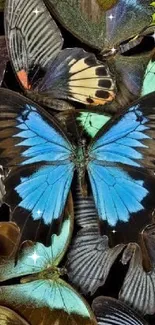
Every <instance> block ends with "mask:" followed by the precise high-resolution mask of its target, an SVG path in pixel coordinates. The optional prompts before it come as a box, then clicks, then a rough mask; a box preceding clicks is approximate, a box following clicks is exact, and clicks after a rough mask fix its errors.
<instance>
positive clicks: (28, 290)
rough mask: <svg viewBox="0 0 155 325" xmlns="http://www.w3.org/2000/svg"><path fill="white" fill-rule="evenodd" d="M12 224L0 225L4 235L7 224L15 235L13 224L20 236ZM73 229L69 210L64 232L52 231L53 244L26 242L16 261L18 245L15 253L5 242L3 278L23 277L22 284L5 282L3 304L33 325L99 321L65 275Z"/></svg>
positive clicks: (0, 297)
mask: <svg viewBox="0 0 155 325" xmlns="http://www.w3.org/2000/svg"><path fill="white" fill-rule="evenodd" d="M12 225H13V224H12V223H11V224H9V223H8V224H7V225H6V224H5V225H4V224H2V225H0V235H1V233H3V227H4V226H5V228H7V229H8V231H9V228H10V237H11V236H12V237H13V235H12V232H11V231H12V227H14V233H16V237H18V236H19V229H18V227H17V226H15V224H14V226H12ZM72 229H73V222H72V217H71V215H70V214H69V213H67V214H66V218H65V220H64V222H63V224H62V229H61V232H60V234H59V235H52V237H51V245H50V246H49V247H48V248H47V247H45V246H44V245H43V244H41V243H32V242H30V241H29V242H25V243H24V244H23V246H22V249H21V251H20V254H19V255H18V261H17V264H16V265H15V260H14V255H15V250H14V248H15V246H16V245H13V247H12V254H11V255H10V254H9V255H8V254H6V251H5V250H4V246H2V245H1V247H2V249H3V251H2V249H1V262H0V281H1V282H3V281H5V280H8V279H13V278H14V279H15V278H17V277H20V284H15V285H4V286H3V283H2V284H1V287H0V304H2V305H3V306H7V307H9V308H13V310H14V311H15V312H17V313H19V314H20V315H21V316H22V317H24V319H25V320H26V321H28V322H29V323H30V324H31V325H49V324H52V325H54V324H59V325H75V324H77V325H78V324H79V325H81V324H83V325H97V323H96V320H95V317H94V315H93V313H92V311H91V309H90V307H89V306H88V304H87V303H86V302H85V301H84V300H83V298H82V297H81V296H80V295H79V294H78V293H77V292H76V291H75V290H74V289H73V288H72V287H71V286H70V285H68V284H67V283H66V282H65V281H64V280H62V279H61V276H62V275H64V274H65V273H66V270H65V269H64V268H61V267H59V266H58V265H59V263H60V262H61V260H62V258H63V256H64V254H65V252H66V249H67V247H68V245H69V242H70V238H71V233H72ZM0 238H1V237H0ZM16 240H17V238H16ZM8 241H9V240H8ZM10 241H11V240H10ZM14 241H15V236H14ZM2 243H3V241H2V242H1V244H2ZM14 244H15V243H14ZM6 246H7V245H6ZM2 255H3V256H2Z"/></svg>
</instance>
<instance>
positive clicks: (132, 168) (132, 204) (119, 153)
mask: <svg viewBox="0 0 155 325" xmlns="http://www.w3.org/2000/svg"><path fill="white" fill-rule="evenodd" d="M154 102H155V93H152V94H150V95H149V96H146V97H143V98H142V99H141V100H139V101H137V102H136V103H135V104H133V106H131V107H129V108H128V109H127V110H125V112H124V113H123V114H122V115H120V117H119V118H118V119H117V118H114V121H113V122H112V123H111V122H110V123H109V124H107V127H105V128H104V130H103V131H102V132H101V133H100V135H98V136H96V138H94V141H93V143H92V144H91V145H90V147H89V160H90V161H89V163H88V166H87V170H88V174H89V179H90V183H91V187H92V191H93V196H94V200H95V205H96V208H97V211H98V215H99V218H100V221H101V223H102V222H103V224H104V225H107V226H110V227H111V228H112V227H115V226H116V224H119V223H121V222H124V223H127V222H128V220H129V219H130V218H135V220H137V219H138V218H143V216H144V215H145V214H147V215H149V216H150V221H151V218H152V211H153V210H154V208H155V204H154V194H153V193H154V189H155V177H154V158H155V152H154V138H155V128H154V120H155V114H154V113H155V106H154ZM136 218H137V219H136Z"/></svg>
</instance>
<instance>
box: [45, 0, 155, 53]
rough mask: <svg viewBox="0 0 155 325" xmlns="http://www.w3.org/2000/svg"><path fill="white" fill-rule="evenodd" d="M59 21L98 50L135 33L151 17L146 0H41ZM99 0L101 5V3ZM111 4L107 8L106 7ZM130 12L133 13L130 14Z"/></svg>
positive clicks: (148, 0)
mask: <svg viewBox="0 0 155 325" xmlns="http://www.w3.org/2000/svg"><path fill="white" fill-rule="evenodd" d="M45 3H46V4H47V5H48V7H49V8H50V9H51V10H52V12H54V13H55V14H56V16H57V18H58V19H59V20H60V22H61V23H62V24H63V25H64V26H65V27H66V28H67V29H68V30H69V31H70V32H71V33H73V34H74V35H75V36H76V37H78V38H79V39H80V40H81V41H83V42H84V43H86V44H88V45H90V46H92V47H94V48H97V49H100V50H102V49H103V48H105V47H106V44H109V45H110V47H111V48H112V47H113V46H114V45H116V44H119V43H120V42H122V41H123V40H125V39H128V38H129V37H132V36H134V35H135V34H138V33H139V32H140V31H141V30H142V29H143V28H145V27H146V26H148V25H149V24H150V22H151V20H152V13H153V8H152V7H151V6H150V0H146V1H145V0H135V1H131V0H130V1H128V0H125V1H124V0H118V1H107V3H106V2H105V1H101V3H100V1H98V0H91V1H89V3H88V1H87V0H78V1H77V0H72V1H69V0H60V1H56V0H45ZM102 3H103V5H102ZM108 7H111V8H108ZM133 12H134V14H133Z"/></svg>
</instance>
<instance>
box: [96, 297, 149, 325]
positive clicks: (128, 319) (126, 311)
mask: <svg viewBox="0 0 155 325" xmlns="http://www.w3.org/2000/svg"><path fill="white" fill-rule="evenodd" d="M92 308H93V311H94V313H95V315H96V318H97V321H98V324H99V325H104V324H109V325H114V324H117V325H118V324H119V325H123V324H126V325H148V323H147V322H146V321H145V320H144V319H142V318H141V317H140V315H138V314H137V313H136V312H135V311H133V310H132V309H131V308H129V307H128V306H127V305H126V304H124V303H122V302H120V301H119V300H116V299H113V298H109V297H102V296H100V297H97V298H96V299H94V301H93V304H92Z"/></svg>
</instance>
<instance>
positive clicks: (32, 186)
mask: <svg viewBox="0 0 155 325" xmlns="http://www.w3.org/2000/svg"><path fill="white" fill-rule="evenodd" d="M149 5H150V2H149V1H145V2H144V1H140V0H135V1H126V0H124V1H123V0H118V1H102V0H101V1H97V0H94V1H92V0H91V1H90V4H89V7H88V3H87V1H85V0H83V1H74V0H73V1H67V0H66V1H64V0H63V1H53V0H49V1H47V0H45V1H43V0H33V1H32V0H6V1H5V10H4V25H5V38H6V46H7V51H6V49H5V42H4V38H3V37H2V38H1V40H2V46H1V49H2V51H5V53H6V55H5V60H4V59H3V60H2V62H1V65H0V68H1V71H2V73H1V76H0V79H1V82H3V83H2V86H3V87H1V88H0V165H1V168H2V175H1V178H2V188H3V191H1V192H2V193H1V203H2V204H3V203H4V204H7V205H8V206H9V221H7V222H6V221H5V222H4V220H2V218H1V220H0V247H1V249H0V282H1V286H0V320H1V321H2V322H3V324H4V325H9V324H11V325H12V324H19V325H20V324H21V325H24V324H25V325H26V324H29V325H45V324H46V325H97V324H99V325H102V324H109V325H113V324H120V325H121V324H122V325H123V324H131V325H133V324H137V325H138V324H142V325H145V324H146V325H147V323H146V321H145V320H144V319H142V318H141V316H139V315H138V314H136V313H134V311H132V310H131V309H130V308H129V307H128V306H126V305H125V304H123V303H122V302H119V301H117V300H115V299H112V298H108V297H103V296H100V297H95V300H93V303H92V309H91V307H90V306H89V304H88V303H87V302H86V300H85V299H84V298H83V296H82V295H81V294H79V293H78V292H77V291H76V290H75V289H74V287H73V286H71V285H70V284H68V282H67V281H68V278H67V275H68V276H69V278H70V273H72V277H73V275H74V274H73V272H69V271H70V270H69V268H68V265H66V266H65V263H64V261H65V253H66V252H67V249H68V247H69V245H70V243H71V238H72V237H74V231H73V230H74V229H76V223H75V225H74V202H73V200H72V192H74V188H75V186H76V185H75V184H78V192H79V193H80V194H79V195H81V197H85V198H87V197H88V200H87V202H86V203H85V205H86V208H85V205H81V212H80V214H79V221H77V220H76V222H77V225H78V227H79V226H80V227H82V228H83V227H84V229H82V230H81V233H80V234H81V235H79V236H78V240H79V243H80V240H81V242H82V243H85V241H86V244H84V245H87V244H88V246H89V244H90V243H89V240H88V241H87V237H89V238H90V232H91V236H92V246H91V251H92V252H94V251H95V254H96V250H97V251H99V252H101V254H103V255H104V254H105V255H104V257H103V260H104V261H106V259H109V261H108V265H109V269H108V271H107V273H106V276H107V275H108V272H109V271H110V267H111V265H112V264H113V263H114V261H115V260H116V258H118V256H119V254H120V253H121V251H122V250H123V249H124V248H125V246H124V244H123V243H122V246H121V247H120V248H119V249H118V250H117V251H116V253H115V254H113V253H112V254H111V255H110V254H109V252H108V254H107V253H103V251H104V249H102V248H103V246H104V247H107V237H106V236H104V239H103V237H102V239H101V237H100V234H102V235H104V234H103V232H104V229H105V228H106V227H107V228H108V229H111V231H114V230H115V227H116V226H117V225H119V226H121V224H124V223H125V224H128V222H129V220H131V219H132V220H135V222H136V220H137V218H140V219H142V218H144V215H147V216H148V220H149V223H150V224H151V223H152V222H153V212H154V210H155V201H154V193H155V176H154V168H155V163H154V162H155V151H154V139H155V87H153V85H152V80H153V78H154V58H153V55H152V53H153V48H152V47H151V49H150V48H149V50H148V51H146V52H147V53H146V54H145V53H143V55H142V63H140V64H139V66H137V62H139V61H138V60H137V59H135V57H136V56H135V53H136V54H137V55H139V51H140V49H141V52H145V51H142V48H143V46H142V44H143V43H145V42H146V39H147V40H148V38H150V39H151V40H152V39H154V37H153V35H154V34H153V31H154V27H153V26H154V24H153V23H151V15H153V12H152V11H153V5H151V6H149ZM133 10H136V15H131V12H132V11H133ZM53 15H56V17H57V20H58V21H57V22H55V20H54V18H53ZM118 17H120V19H119V20H118ZM139 22H140V23H139ZM60 23H61V24H62V25H63V26H64V27H65V28H66V29H68V30H69V31H70V32H71V33H72V34H73V35H75V36H76V37H77V38H79V39H80V41H82V42H83V43H85V44H87V46H89V50H88V47H87V46H86V47H85V44H83V47H84V49H83V47H81V43H79V44H80V46H79V47H77V45H76V46H74V47H73V46H72V48H66V46H65V32H63V28H62V32H61V31H60V28H59V27H58V26H59V24H60ZM125 24H126V25H127V27H125V29H124V25H125ZM126 25H125V26H126ZM63 33H64V39H63ZM1 40H0V41H1ZM77 44H78V41H77ZM153 47H154V46H153ZM94 49H95V50H94ZM133 49H134V50H135V53H134V54H133V55H132V51H133ZM7 53H8V54H7ZM94 53H95V54H94ZM124 53H125V55H124ZM126 54H127V57H128V54H129V57H128V58H127V57H126ZM3 57H4V56H3ZM8 60H10V63H11V66H12V68H13V71H14V73H15V76H16V78H17V81H18V82H19V89H20V92H21V93H22V94H19V93H17V92H14V91H12V90H10V89H6V87H5V82H4V81H5V78H4V72H5V69H6V63H7V61H8ZM125 65H126V69H125ZM135 67H136V69H135ZM1 71H0V72H1ZM3 79H4V80H3ZM120 85H121V86H120ZM132 95H133V96H132ZM135 98H137V100H135ZM127 104H128V105H127ZM39 105H42V106H39ZM58 111H59V112H58ZM4 187H5V189H4ZM89 193H91V195H92V197H93V200H94V204H95V214H96V217H95V221H94V220H93V218H92V215H91V214H90V216H89V214H88V213H87V210H88V209H87V207H88V206H89V204H91V203H90V201H89ZM93 209H94V206H93ZM85 211H86V212H85ZM93 211H94V210H93ZM92 220H93V222H92ZM90 225H91V228H89V227H88V226H90ZM85 226H86V227H85ZM80 238H81V239H80ZM81 247H82V246H81V244H79V246H78V247H76V250H74V252H75V256H74V254H71V253H70V254H69V259H74V257H75V260H76V268H77V270H76V271H75V278H77V276H76V274H77V271H78V269H79V265H80V266H81V265H82V264H81V263H82V259H81V260H80V258H82V255H81V254H82V248H81ZM85 247H86V246H85ZM92 247H93V249H94V251H93V249H92ZM96 247H97V248H96ZM105 251H106V249H105ZM111 252H112V251H111ZM76 254H77V255H76ZM106 254H107V255H106ZM80 256H81V257H80ZM95 256H97V259H98V260H96V262H95V264H96V275H97V274H98V270H99V269H100V266H99V262H100V260H99V258H98V256H99V255H95ZM95 258H96V257H95ZM77 261H79V262H78V264H79V265H78V264H77ZM93 261H94V260H93V259H90V263H91V262H92V263H93ZM90 263H89V264H90ZM106 263H107V262H105V264H106ZM90 269H91V266H90V265H89V267H88V268H87V270H86V273H88V278H89V275H90V274H89V270H90ZM87 271H88V272H87ZM103 271H104V270H103ZM94 273H95V272H93V273H92V274H93V276H94ZM80 274H82V272H81V273H79V276H80ZM62 278H64V279H62ZM10 281H11V284H10ZM75 282H76V281H75ZM79 282H80V283H82V278H81V279H80V280H79ZM99 282H100V279H99V278H98V279H97V278H96V279H95V278H93V279H92V283H91V285H90V291H91V292H92V293H94V292H95V289H96V287H97V286H98V283H99ZM73 283H74V281H73ZM88 286H89V284H87V281H86V282H85V283H83V288H84V289H83V290H81V291H82V292H85V293H86V294H87V292H88V291H89V290H87V289H88ZM85 288H86V290H85ZM140 312H141V313H143V311H142V310H140Z"/></svg>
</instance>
